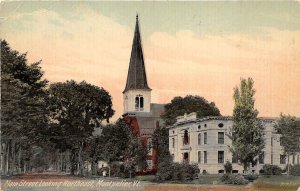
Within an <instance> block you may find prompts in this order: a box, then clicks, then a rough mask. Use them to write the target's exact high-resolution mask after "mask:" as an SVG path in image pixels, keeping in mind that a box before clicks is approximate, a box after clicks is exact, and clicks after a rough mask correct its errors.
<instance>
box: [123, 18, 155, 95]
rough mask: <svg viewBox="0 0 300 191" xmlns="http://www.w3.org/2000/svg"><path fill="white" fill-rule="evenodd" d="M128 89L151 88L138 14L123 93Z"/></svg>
mask: <svg viewBox="0 0 300 191" xmlns="http://www.w3.org/2000/svg"><path fill="white" fill-rule="evenodd" d="M128 90H151V89H150V88H149V86H148V83H147V76H146V69H145V63H144V56H143V48H142V42H141V35H140V29H139V18H138V15H136V24H135V31H134V37H133V42H132V49H131V57H130V62H129V69H128V75H127V81H126V86H125V90H124V91H123V93H124V92H126V91H128Z"/></svg>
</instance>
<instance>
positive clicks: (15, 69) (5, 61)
mask: <svg viewBox="0 0 300 191" xmlns="http://www.w3.org/2000/svg"><path fill="white" fill-rule="evenodd" d="M0 44H1V137H2V140H1V144H2V146H3V147H4V149H3V151H4V152H3V156H4V158H5V160H6V162H5V165H6V164H8V165H9V166H6V167H5V169H6V170H5V171H6V172H5V173H10V172H8V171H10V170H11V169H13V166H14V165H15V164H16V163H17V164H18V166H19V169H21V167H20V164H21V163H23V162H24V157H23V156H24V153H28V149H30V147H27V146H25V145H29V144H31V145H32V144H40V142H41V141H42V140H43V136H42V135H43V133H44V131H45V129H46V128H45V127H47V109H46V103H45V97H46V93H45V87H46V85H47V80H44V79H42V77H43V72H42V71H41V68H40V66H39V64H40V61H39V62H36V63H32V64H30V63H28V61H27V58H26V54H20V53H19V52H18V51H15V50H12V49H11V48H10V47H9V44H8V43H7V42H6V41H5V40H0ZM22 148H23V149H22ZM24 149H26V150H24ZM16 152H18V156H19V157H18V162H17V161H14V160H15V159H14V157H13V158H10V157H9V156H15V153H16ZM22 152H23V153H22ZM5 165H2V167H4V166H5ZM24 166H26V165H24ZM19 171H20V170H19Z"/></svg>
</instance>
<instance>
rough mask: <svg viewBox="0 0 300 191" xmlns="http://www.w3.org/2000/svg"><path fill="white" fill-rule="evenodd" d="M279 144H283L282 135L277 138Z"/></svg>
mask: <svg viewBox="0 0 300 191" xmlns="http://www.w3.org/2000/svg"><path fill="white" fill-rule="evenodd" d="M279 144H280V146H282V145H283V137H280V138H279Z"/></svg>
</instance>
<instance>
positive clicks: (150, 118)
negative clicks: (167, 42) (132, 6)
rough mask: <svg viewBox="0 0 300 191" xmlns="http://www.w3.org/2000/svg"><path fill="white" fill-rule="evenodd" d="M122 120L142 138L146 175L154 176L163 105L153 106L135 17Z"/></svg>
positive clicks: (137, 22) (137, 21)
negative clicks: (155, 145) (155, 141)
mask: <svg viewBox="0 0 300 191" xmlns="http://www.w3.org/2000/svg"><path fill="white" fill-rule="evenodd" d="M123 106H124V112H123V117H124V120H125V121H126V123H127V124H128V125H129V126H130V128H131V130H132V132H133V133H134V134H135V135H136V136H138V137H140V138H141V140H142V142H143V144H144V146H145V147H146V148H147V150H148V156H147V159H146V160H147V166H148V168H147V169H146V170H144V171H143V172H144V173H153V172H155V171H156V169H157V159H156V158H157V157H156V151H155V150H154V149H153V148H152V138H153V137H152V135H153V132H154V130H155V129H156V128H159V127H160V126H161V125H162V123H163V121H162V120H161V118H160V115H161V114H162V113H163V112H164V105H163V104H154V103H151V88H150V87H149V86H148V82H147V75H146V68H145V62H144V55H143V48H142V42H141V35H140V29H139V20H138V16H136V25H135V32H134V38H133V43H132V50H131V57H130V62H129V69H128V75H127V81H126V86H125V89H124V91H123Z"/></svg>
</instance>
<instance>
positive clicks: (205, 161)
mask: <svg viewBox="0 0 300 191" xmlns="http://www.w3.org/2000/svg"><path fill="white" fill-rule="evenodd" d="M203 153H204V161H203V162H204V163H205V164H206V163H207V151H204V152H203Z"/></svg>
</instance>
